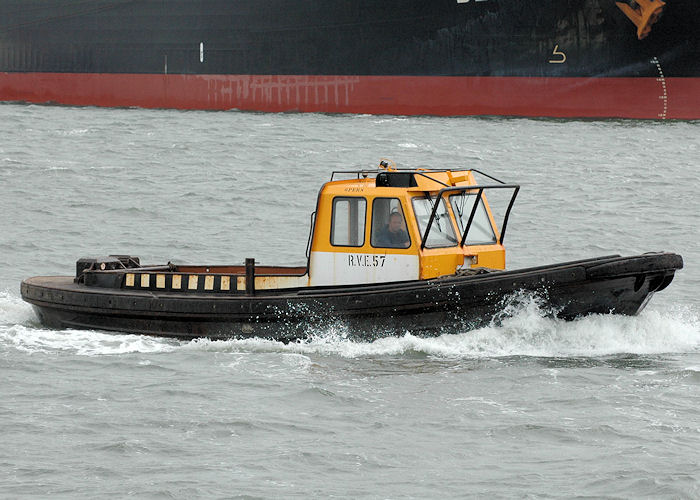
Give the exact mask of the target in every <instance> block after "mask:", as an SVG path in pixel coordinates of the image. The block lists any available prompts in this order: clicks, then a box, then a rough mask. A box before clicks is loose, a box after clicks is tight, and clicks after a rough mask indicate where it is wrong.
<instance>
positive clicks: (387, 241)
mask: <svg viewBox="0 0 700 500" xmlns="http://www.w3.org/2000/svg"><path fill="white" fill-rule="evenodd" d="M377 244H378V245H379V246H382V247H387V248H408V246H409V244H410V240H409V238H408V233H407V232H406V223H405V221H404V219H403V215H401V212H396V211H394V212H391V213H390V214H389V222H388V223H387V224H386V225H385V226H384V227H383V228H382V229H381V230H380V231H379V234H378V235H377Z"/></svg>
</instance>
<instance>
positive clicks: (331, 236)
mask: <svg viewBox="0 0 700 500" xmlns="http://www.w3.org/2000/svg"><path fill="white" fill-rule="evenodd" d="M348 200H362V201H364V204H365V216H364V218H363V219H364V220H363V223H362V233H361V234H362V242H361V243H360V244H359V245H349V244H348V245H338V244H335V243H333V240H334V237H335V214H336V204H337V202H339V201H348ZM331 204H332V207H331V221H330V222H331V230H330V234H329V238H328V241H329V243H330V244H331V246H332V247H340V248H362V247H363V246H365V241H366V240H367V198H366V197H365V196H345V195H343V196H334V197H333V200H332V202H331ZM357 220H358V222H359V220H360V218H359V214H358V218H357ZM348 225H349V223H348ZM348 230H349V228H348ZM358 234H360V233H358Z"/></svg>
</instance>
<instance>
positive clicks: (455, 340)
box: [183, 299, 700, 359]
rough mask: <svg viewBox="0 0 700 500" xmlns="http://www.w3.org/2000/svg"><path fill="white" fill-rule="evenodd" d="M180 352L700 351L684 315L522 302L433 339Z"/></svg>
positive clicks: (318, 339) (340, 332)
mask: <svg viewBox="0 0 700 500" xmlns="http://www.w3.org/2000/svg"><path fill="white" fill-rule="evenodd" d="M183 348H184V349H197V350H200V349H201V350H206V351H224V352H292V353H298V354H305V355H309V354H315V355H321V356H334V357H343V358H361V357H389V356H410V355H420V356H429V357H438V358H446V359H455V358H493V357H509V356H534V357H599V356H609V355H614V354H639V355H647V354H666V353H685V352H697V351H698V350H700V320H698V317H697V316H696V315H695V314H694V313H693V312H692V311H690V310H688V309H678V310H674V311H664V312H658V311H650V310H648V311H645V312H643V313H642V314H640V315H639V316H634V317H629V316H614V315H591V316H587V317H585V318H581V319H579V320H576V321H571V322H568V321H564V320H560V319H556V318H554V317H552V315H551V312H549V311H546V310H543V309H542V308H541V307H540V305H539V304H538V301H537V300H534V299H533V300H530V301H527V302H524V303H521V309H520V310H519V311H517V312H515V313H514V314H513V315H512V316H509V317H505V318H501V319H500V320H499V323H498V324H491V325H489V326H486V327H483V328H478V329H475V330H470V331H463V332H457V333H445V334H443V335H440V336H438V337H430V338H424V337H418V336H415V335H412V334H411V333H410V332H406V333H405V334H404V335H403V336H400V337H386V338H381V339H378V340H375V341H373V342H357V341H351V340H348V332H347V329H346V328H345V327H344V326H343V325H334V326H332V327H329V328H328V329H327V330H325V331H322V332H317V333H316V334H315V335H314V336H313V337H312V338H310V339H308V340H306V341H302V342H297V343H290V344H282V343H280V342H275V341H271V340H264V339H245V340H227V341H210V340H206V339H201V340H195V341H193V342H190V343H189V344H187V345H186V346H183Z"/></svg>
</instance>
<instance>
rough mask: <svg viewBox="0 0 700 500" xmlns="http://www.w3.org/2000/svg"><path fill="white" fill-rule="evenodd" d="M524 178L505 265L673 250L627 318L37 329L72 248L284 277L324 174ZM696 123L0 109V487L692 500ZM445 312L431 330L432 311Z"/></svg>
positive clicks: (698, 465) (699, 331)
mask: <svg viewBox="0 0 700 500" xmlns="http://www.w3.org/2000/svg"><path fill="white" fill-rule="evenodd" d="M382 157H388V158H391V159H393V160H394V161H396V162H397V164H398V165H399V166H403V167H473V168H478V169H481V170H484V171H487V172H489V173H491V174H493V175H495V176H497V177H499V178H502V179H503V180H505V181H507V182H514V183H519V184H521V185H522V186H523V187H522V190H521V194H520V196H519V200H518V202H517V203H516V207H515V210H514V213H513V215H512V218H511V222H510V223H509V228H508V237H507V239H506V246H507V247H508V252H509V253H508V266H509V267H511V268H516V267H521V266H529V265H537V264H545V263H549V262H555V261H563V260H570V259H578V258H585V257H593V256H596V255H605V254H611V253H621V254H633V253H641V252H645V251H656V250H667V251H675V252H678V253H680V254H682V255H683V256H684V259H685V269H683V270H682V271H680V272H679V273H678V274H677V276H676V279H675V280H674V282H673V283H672V284H671V286H670V287H669V288H668V289H666V290H664V291H663V292H662V293H660V294H657V295H656V296H654V298H653V299H652V301H651V303H650V305H649V307H648V308H647V309H646V310H645V311H644V312H643V313H642V314H641V315H639V316H637V317H614V316H605V315H602V316H591V317H586V318H582V319H580V320H578V321H575V322H570V323H566V322H562V321H558V320H553V319H551V318H549V317H548V316H547V311H545V310H542V309H541V308H540V307H539V306H538V304H537V303H536V302H534V301H528V300H523V301H520V302H518V303H517V305H514V306H513V310H512V311H511V312H512V313H513V317H512V318H511V319H508V320H506V321H505V322H504V323H503V324H502V325H500V326H495V325H492V326H488V327H485V328H481V329H479V330H475V331H464V332H458V333H456V334H454V333H453V334H444V335H442V336H439V337H437V338H434V339H421V338H417V337H414V336H412V335H411V333H410V331H407V332H406V334H405V335H404V336H403V337H400V338H389V339H382V340H378V341H376V342H373V343H362V342H352V341H349V340H347V339H346V338H345V335H346V334H347V329H346V328H345V327H344V325H342V324H338V325H334V326H333V327H331V328H328V329H326V330H324V331H319V332H317V335H316V337H315V338H313V339H311V340H309V341H307V342H304V343H299V344H289V345H284V344H280V343H276V342H271V341H266V340H247V341H237V340H231V341H226V342H210V341H196V342H190V343H185V342H177V341H170V340H162V339H153V338H147V337H140V336H135V335H110V334H105V333H102V332H96V331H71V330H68V331H56V330H50V329H46V328H43V327H42V326H41V325H40V324H38V322H37V319H36V317H35V315H34V314H33V312H32V310H31V308H30V307H29V306H28V305H26V304H24V303H23V302H22V301H21V299H20V296H19V283H20V281H21V280H22V279H23V278H26V277H28V276H32V275H45V274H72V273H73V272H74V262H75V260H76V259H77V258H79V257H82V256H90V255H105V254H108V253H128V254H132V255H138V256H140V257H141V259H142V261H143V262H147V263H161V262H166V261H168V260H173V261H178V262H188V263H194V264H197V263H217V264H218V263H242V261H243V259H244V258H245V257H255V258H256V259H257V260H258V262H261V263H263V264H268V263H282V264H303V263H304V262H305V258H304V252H305V247H306V239H307V234H308V229H309V228H308V224H309V215H310V212H311V211H312V210H313V206H314V204H315V201H316V195H317V192H318V189H319V187H320V185H321V183H322V182H325V181H326V180H327V179H328V178H329V175H330V172H331V171H333V170H343V169H352V168H358V167H359V168H369V167H372V166H374V165H376V164H377V163H378V161H379V159H380V158H382ZM699 163H700V123H697V122H639V121H559V120H530V119H508V118H430V117H418V118H397V117H377V116H326V115H300V114H281V115H274V114H252V113H240V112H215V113H212V112H180V111H148V110H139V109H95V108H68V107H41V106H25V105H0V262H1V264H0V270H1V271H2V272H0V497H1V498H19V497H31V498H98V497H117V498H122V497H135V498H188V499H189V498H301V497H315V498H325V497H336V498H470V497H484V498H521V497H528V498H563V497H568V498H571V497H573V498H640V497H646V498H698V497H700V459H698V456H699V455H698V449H700V319H699V316H700V299H698V292H700V264H699V263H700V249H699V247H698V239H697V238H698V229H700V227H699V226H700V224H699V223H698V214H699V213H700V197H699V196H698V191H699V190H700V170H699V169H698V166H699ZM446 326H447V325H446Z"/></svg>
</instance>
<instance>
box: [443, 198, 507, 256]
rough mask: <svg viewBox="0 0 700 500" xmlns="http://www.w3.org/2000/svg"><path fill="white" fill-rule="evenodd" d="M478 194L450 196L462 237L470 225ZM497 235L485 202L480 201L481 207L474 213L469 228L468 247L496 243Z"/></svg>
mask: <svg viewBox="0 0 700 500" xmlns="http://www.w3.org/2000/svg"><path fill="white" fill-rule="evenodd" d="M476 197H477V195H476V193H467V192H463V193H459V194H453V195H451V196H450V204H451V205H452V211H453V212H454V214H455V218H456V219H457V227H458V229H459V234H460V236H464V230H465V228H466V227H467V224H468V223H469V217H470V216H471V213H472V210H473V209H474V203H475V202H476ZM496 241H497V240H496V235H495V233H494V232H493V227H491V220H490V219H489V215H488V213H487V212H486V207H485V206H484V200H483V199H480V200H479V205H478V206H477V207H476V212H474V219H472V224H471V226H469V234H468V235H467V241H466V242H465V244H466V245H490V244H493V243H496Z"/></svg>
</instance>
